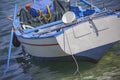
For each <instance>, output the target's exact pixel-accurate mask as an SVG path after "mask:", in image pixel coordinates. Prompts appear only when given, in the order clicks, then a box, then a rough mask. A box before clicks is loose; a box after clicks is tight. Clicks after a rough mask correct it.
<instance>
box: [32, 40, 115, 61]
mask: <svg viewBox="0 0 120 80" xmlns="http://www.w3.org/2000/svg"><path fill="white" fill-rule="evenodd" d="M115 43H116V42H114V43H111V44H107V45H104V46H100V47H97V48H94V49H90V50H87V51H84V52H80V53H77V54H75V55H74V56H75V58H76V59H77V61H89V62H98V61H99V60H100V59H101V57H102V56H103V55H104V54H105V52H106V51H107V50H108V49H109V48H110V47H112V46H113V45H114V44H115ZM32 60H33V61H34V60H35V61H38V62H40V61H73V59H72V56H64V57H34V56H32Z"/></svg>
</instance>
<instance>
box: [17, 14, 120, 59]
mask: <svg viewBox="0 0 120 80" xmlns="http://www.w3.org/2000/svg"><path fill="white" fill-rule="evenodd" d="M119 23H120V18H118V17H117V15H110V16H104V17H98V18H95V19H93V20H88V21H84V22H82V23H79V24H76V25H74V26H72V27H70V28H67V29H63V31H62V32H61V34H59V35H56V36H52V37H44V38H28V39H27V38H25V37H19V36H18V40H19V41H20V42H21V45H22V46H23V48H24V49H25V51H26V53H29V54H30V55H32V56H33V57H36V59H37V57H39V58H40V60H62V61H68V60H71V59H72V56H71V55H74V56H75V58H76V59H77V60H94V61H98V60H100V58H101V57H102V56H103V55H104V54H105V52H106V51H107V50H108V49H109V48H110V47H112V45H113V44H114V43H116V42H118V41H120V31H119V30H120V26H119Z"/></svg>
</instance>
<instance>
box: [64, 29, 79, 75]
mask: <svg viewBox="0 0 120 80" xmlns="http://www.w3.org/2000/svg"><path fill="white" fill-rule="evenodd" d="M62 30H63V29H62ZM63 32H64V34H63V36H64V37H63V38H64V45H65V35H66V33H65V31H64V30H63ZM66 40H67V42H68V46H69V50H70V54H71V56H72V58H73V60H74V62H75V65H76V71H75V72H74V74H73V75H76V74H77V73H80V71H79V65H78V62H77V59H76V58H75V56H74V55H73V54H72V50H71V48H70V43H69V41H68V37H67V35H66ZM64 49H65V46H64Z"/></svg>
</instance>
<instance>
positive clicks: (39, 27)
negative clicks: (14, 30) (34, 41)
mask: <svg viewBox="0 0 120 80" xmlns="http://www.w3.org/2000/svg"><path fill="white" fill-rule="evenodd" d="M61 23H63V22H62V20H59V21H55V22H52V23H48V24H45V25H42V26H36V28H33V29H29V30H24V33H25V34H27V33H30V32H33V31H36V30H39V29H43V28H48V27H50V26H53V25H57V24H61Z"/></svg>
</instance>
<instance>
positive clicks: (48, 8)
mask: <svg viewBox="0 0 120 80" xmlns="http://www.w3.org/2000/svg"><path fill="white" fill-rule="evenodd" d="M46 8H47V11H48V15H49V17H48V18H47V17H46V16H45V15H44V14H43V13H42V11H41V10H38V13H39V14H40V16H42V17H43V18H44V19H45V20H48V21H49V20H50V19H51V11H50V7H49V6H48V5H47V6H46Z"/></svg>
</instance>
